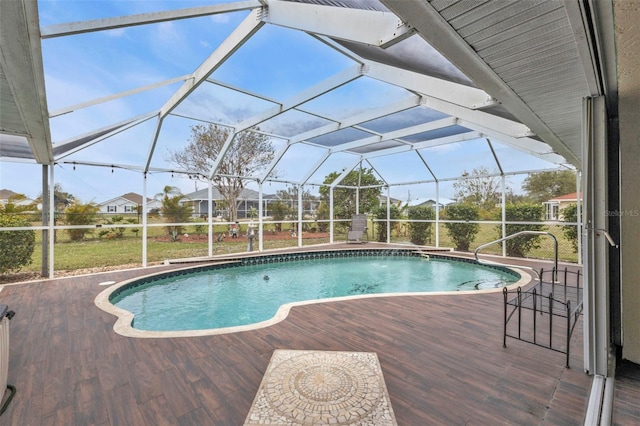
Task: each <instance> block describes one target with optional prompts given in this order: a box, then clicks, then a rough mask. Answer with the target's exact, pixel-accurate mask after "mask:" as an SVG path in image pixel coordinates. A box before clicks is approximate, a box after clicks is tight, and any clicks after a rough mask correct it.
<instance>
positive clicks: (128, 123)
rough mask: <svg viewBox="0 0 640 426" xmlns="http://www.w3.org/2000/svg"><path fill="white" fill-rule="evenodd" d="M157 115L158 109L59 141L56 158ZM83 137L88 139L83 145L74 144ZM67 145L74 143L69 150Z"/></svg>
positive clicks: (65, 155) (56, 146) (66, 155)
mask: <svg viewBox="0 0 640 426" xmlns="http://www.w3.org/2000/svg"><path fill="white" fill-rule="evenodd" d="M157 115H158V113H157V111H156V112H153V113H149V114H144V115H140V116H137V117H134V118H130V119H128V120H124V121H121V122H119V123H116V124H111V125H109V126H105V127H102V128H100V129H96V130H93V131H91V132H89V133H85V134H82V135H80V136H76V137H73V138H71V139H67V140H65V141H62V142H60V143H57V144H56V145H55V151H56V152H59V153H58V154H57V155H56V156H55V160H56V161H57V160H60V159H62V158H65V157H68V156H69V155H71V154H73V153H75V152H78V151H80V150H82V149H85V148H87V147H89V146H91V145H94V144H96V143H98V142H100V141H103V140H105V139H108V138H110V137H111V136H114V135H117V134H118V133H121V132H124V131H125V130H127V129H130V128H132V127H134V126H137V125H138V124H141V123H144V122H145V121H147V120H149V119H151V118H153V117H157ZM108 129H113V130H111V131H108ZM105 131H108V132H107V133H105ZM93 135H95V137H94V138H92V137H91V136H93ZM81 139H87V141H86V142H85V143H83V144H81V145H78V146H73V144H74V143H75V142H77V141H79V140H81ZM65 145H72V146H73V147H72V148H69V149H68V150H64V147H65Z"/></svg>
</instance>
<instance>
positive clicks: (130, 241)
mask: <svg viewBox="0 0 640 426" xmlns="http://www.w3.org/2000/svg"><path fill="white" fill-rule="evenodd" d="M150 223H151V224H153V223H154V222H150ZM155 223H158V222H155ZM202 225H204V226H202ZM242 225H244V224H242ZM375 226H376V225H374V227H375ZM265 228H266V229H271V228H270V226H269V225H266V226H265ZM286 228H287V226H284V229H286ZM550 228H551V229H548V230H550V231H551V232H553V233H554V235H556V237H557V238H558V242H559V258H560V260H565V261H570V262H576V261H577V254H576V253H574V252H573V250H572V247H571V244H570V243H569V241H567V240H566V239H565V238H564V235H563V233H562V228H561V227H560V226H554V227H550ZM102 229H105V228H102ZM102 229H100V230H102ZM133 229H134V228H126V229H125V230H124V232H123V234H122V236H121V237H119V238H109V237H107V236H104V235H103V236H102V237H100V236H99V234H98V231H99V230H98V229H96V230H93V231H92V232H91V233H88V234H87V235H86V237H85V239H84V240H82V241H76V242H74V241H71V240H70V239H69V236H68V233H67V232H65V231H64V230H58V231H57V235H56V237H57V238H56V243H55V249H54V250H55V251H54V256H55V270H56V271H62V270H78V269H86V268H101V267H114V266H121V265H122V266H127V267H135V266H141V265H142V230H141V228H137V229H138V232H137V233H136V232H134V231H133ZM206 231H207V229H206V225H205V224H200V226H199V227H196V225H193V226H188V227H186V229H185V231H184V232H185V233H187V234H190V235H192V236H193V235H198V234H200V239H199V240H198V241H196V242H186V241H176V242H171V241H168V239H167V238H166V231H165V228H164V226H151V227H149V228H148V241H147V262H148V263H149V264H154V263H159V262H162V261H164V260H166V259H179V258H187V257H198V256H206V255H208V242H207V239H206V237H205V235H204V234H203V233H206ZM374 231H375V229H374V230H370V231H369V239H370V240H371V241H375V232H374ZM227 232H228V229H227V225H214V234H215V235H219V234H222V233H227ZM244 232H246V228H245V227H244V226H241V232H240V233H241V235H242V234H243V233H244ZM345 238H346V236H345V235H344V232H341V231H340V229H339V228H338V229H336V232H335V234H334V241H337V242H339V241H344V239H345ZM497 238H499V233H498V231H497V229H496V225H493V224H486V225H485V224H483V225H481V226H480V232H479V233H478V235H477V237H476V240H475V241H474V243H473V244H472V245H471V250H472V251H473V250H474V249H475V248H476V247H478V246H479V245H481V244H484V243H486V242H489V241H492V240H495V239H497ZM391 241H392V242H402V243H408V242H409V241H410V237H409V235H408V232H407V231H406V226H405V227H403V226H394V227H392V233H391ZM328 242H329V238H317V239H304V240H303V245H311V244H320V243H328ZM540 243H541V244H540V248H538V249H535V250H532V251H531V252H530V253H529V257H531V258H539V259H551V258H552V257H553V245H552V242H551V240H550V239H549V238H546V237H542V238H540ZM297 244H298V239H297V238H286V239H281V240H269V239H265V241H264V249H267V250H268V249H275V248H283V247H296V246H297ZM428 244H435V233H434V231H433V229H432V237H431V242H430V243H428ZM40 246H41V233H40V232H36V250H34V254H33V256H32V259H33V263H32V264H31V265H28V266H26V267H24V268H23V269H22V271H23V272H39V271H41V269H42V263H41V261H42V259H41V257H40V250H39V248H40ZM440 246H441V247H453V246H454V244H453V242H452V241H451V239H450V238H449V235H448V234H447V231H446V228H445V227H444V224H441V225H440ZM213 247H214V255H217V254H228V253H240V252H244V251H247V240H246V239H238V240H234V239H231V238H225V239H224V240H223V241H222V242H217V241H215V239H214V244H213ZM253 249H254V250H257V249H258V241H257V240H256V241H254V247H253ZM483 253H493V254H501V253H502V249H501V246H500V245H499V244H496V245H494V246H491V247H489V248H487V249H484V250H483Z"/></svg>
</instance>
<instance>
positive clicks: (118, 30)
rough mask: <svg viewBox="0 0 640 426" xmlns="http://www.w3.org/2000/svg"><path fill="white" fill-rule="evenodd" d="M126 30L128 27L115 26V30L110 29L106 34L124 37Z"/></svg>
mask: <svg viewBox="0 0 640 426" xmlns="http://www.w3.org/2000/svg"><path fill="white" fill-rule="evenodd" d="M125 32H126V28H114V29H113V30H109V31H106V32H105V35H107V36H108V37H122V36H123V35H124V33H125Z"/></svg>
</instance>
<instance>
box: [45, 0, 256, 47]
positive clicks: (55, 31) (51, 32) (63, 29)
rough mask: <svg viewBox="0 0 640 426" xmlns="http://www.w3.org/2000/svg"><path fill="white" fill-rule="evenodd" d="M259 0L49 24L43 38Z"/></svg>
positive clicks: (211, 11)
mask: <svg viewBox="0 0 640 426" xmlns="http://www.w3.org/2000/svg"><path fill="white" fill-rule="evenodd" d="M261 7H262V4H260V2H259V1H257V0H248V1H239V2H233V3H227V4H217V5H210V6H202V7H192V8H188V9H180V10H170V11H163V12H151V13H141V14H137V15H129V16H119V17H114V18H102V19H95V20H91V21H80V22H69V23H65V24H55V25H49V26H47V27H44V28H42V30H41V33H42V38H43V39H46V38H52V37H62V36H68V35H72V34H82V33H88V32H93V31H104V30H112V29H115V28H124V27H131V26H134V25H145V24H155V23H158V22H166V21H175V20H177V19H186V18H197V17H200V16H208V15H217V14H220V13H227V12H237V11H241V10H249V9H255V8H261Z"/></svg>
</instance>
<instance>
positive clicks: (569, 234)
mask: <svg viewBox="0 0 640 426" xmlns="http://www.w3.org/2000/svg"><path fill="white" fill-rule="evenodd" d="M562 219H563V220H564V221H565V222H573V223H576V222H578V205H577V204H570V205H568V206H567V207H565V208H564V209H562ZM562 233H563V234H564V237H565V238H566V239H567V240H569V241H571V247H572V248H573V252H574V253H577V252H578V226H577V225H564V226H563V227H562Z"/></svg>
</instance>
